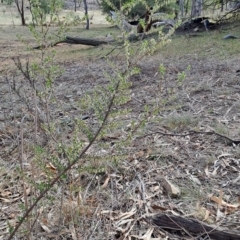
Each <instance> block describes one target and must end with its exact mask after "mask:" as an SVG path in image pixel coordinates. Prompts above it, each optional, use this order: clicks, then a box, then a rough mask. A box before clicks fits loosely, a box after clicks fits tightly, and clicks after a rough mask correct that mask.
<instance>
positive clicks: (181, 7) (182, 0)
mask: <svg viewBox="0 0 240 240" xmlns="http://www.w3.org/2000/svg"><path fill="white" fill-rule="evenodd" d="M179 8H180V15H181V18H183V14H184V0H179Z"/></svg>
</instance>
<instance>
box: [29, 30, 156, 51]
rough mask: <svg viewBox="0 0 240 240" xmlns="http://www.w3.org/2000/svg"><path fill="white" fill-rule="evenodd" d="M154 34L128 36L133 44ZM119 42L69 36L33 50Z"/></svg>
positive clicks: (95, 45)
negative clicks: (62, 44)
mask: <svg viewBox="0 0 240 240" xmlns="http://www.w3.org/2000/svg"><path fill="white" fill-rule="evenodd" d="M153 35H154V34H148V35H146V34H145V33H139V34H130V35H129V36H128V38H127V39H128V41H130V42H133V41H139V40H143V39H146V38H148V37H151V36H153ZM116 42H117V41H115V40H112V39H111V40H99V39H92V38H79V37H69V36H67V37H66V38H65V39H64V40H61V41H58V42H55V43H51V44H49V45H40V46H36V47H33V49H43V48H49V47H54V46H56V45H58V44H60V43H68V44H82V45H88V46H94V47H97V46H100V45H102V44H110V43H116Z"/></svg>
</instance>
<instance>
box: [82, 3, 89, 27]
mask: <svg viewBox="0 0 240 240" xmlns="http://www.w3.org/2000/svg"><path fill="white" fill-rule="evenodd" d="M83 3H84V10H85V17H86V29H87V30H89V16H88V5H87V0H83Z"/></svg>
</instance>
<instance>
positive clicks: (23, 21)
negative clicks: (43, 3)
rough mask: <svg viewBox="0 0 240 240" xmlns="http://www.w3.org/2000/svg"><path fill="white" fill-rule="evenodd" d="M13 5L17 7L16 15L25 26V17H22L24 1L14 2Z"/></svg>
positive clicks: (16, 0) (17, 0)
mask: <svg viewBox="0 0 240 240" xmlns="http://www.w3.org/2000/svg"><path fill="white" fill-rule="evenodd" d="M15 3H16V6H17V10H18V13H19V14H20V17H21V22H22V25H23V26H25V25H26V22H25V16H24V0H15Z"/></svg>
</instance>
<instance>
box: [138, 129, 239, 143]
mask: <svg viewBox="0 0 240 240" xmlns="http://www.w3.org/2000/svg"><path fill="white" fill-rule="evenodd" d="M153 134H160V135H162V136H177V137H186V136H190V135H195V134H204V135H216V136H218V137H221V138H224V139H226V140H228V141H230V142H231V143H233V144H236V145H238V144H240V140H234V139H231V138H229V137H227V136H225V135H222V134H220V133H217V132H215V131H211V132H205V131H189V132H188V133H184V134H179V133H165V132H162V131H156V132H151V133H148V134H145V135H144V136H141V137H139V138H144V137H147V136H151V135H153Z"/></svg>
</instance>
